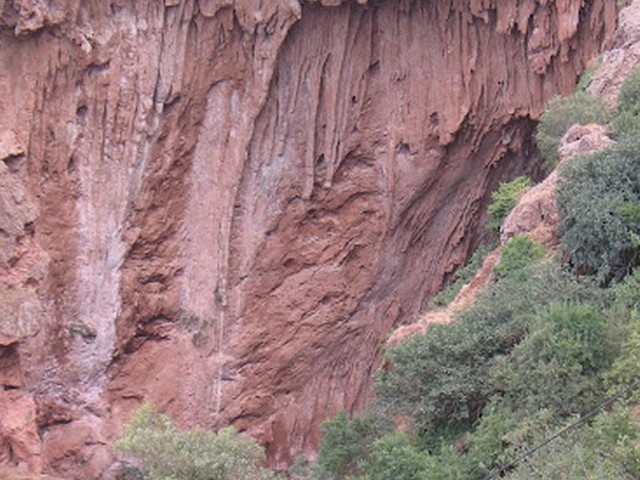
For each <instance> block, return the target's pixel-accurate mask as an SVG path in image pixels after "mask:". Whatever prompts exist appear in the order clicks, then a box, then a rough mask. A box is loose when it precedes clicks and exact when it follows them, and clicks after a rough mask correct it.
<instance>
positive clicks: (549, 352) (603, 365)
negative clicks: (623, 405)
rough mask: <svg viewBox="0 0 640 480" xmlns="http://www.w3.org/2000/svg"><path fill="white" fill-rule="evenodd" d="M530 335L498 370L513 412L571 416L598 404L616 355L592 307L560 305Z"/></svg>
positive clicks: (538, 320) (501, 387) (537, 321)
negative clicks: (546, 412) (544, 410)
mask: <svg viewBox="0 0 640 480" xmlns="http://www.w3.org/2000/svg"><path fill="white" fill-rule="evenodd" d="M528 330H529V331H530V333H529V334H528V335H527V336H526V337H525V339H524V341H523V342H522V343H520V344H519V345H518V346H517V347H516V348H515V349H514V350H513V352H512V353H511V354H510V355H509V356H505V357H503V358H502V359H501V361H500V362H498V363H497V364H496V367H495V368H494V371H493V377H494V382H495V384H497V385H498V386H499V390H500V391H504V392H506V393H505V401H507V402H508V404H509V405H510V407H511V410H512V411H520V412H522V413H523V414H534V413H535V412H536V411H539V410H543V409H548V410H550V411H551V412H553V413H554V415H555V416H556V417H558V416H560V417H566V416H569V415H574V414H581V413H586V412H587V411H588V410H590V409H591V408H593V407H594V406H595V405H597V403H598V402H599V401H600V400H601V397H602V396H603V395H604V388H603V384H602V380H601V379H602V374H603V373H604V372H605V371H606V370H607V369H608V368H609V366H610V365H611V362H612V360H613V355H614V353H613V352H614V347H613V345H612V342H611V340H610V337H609V332H608V327H607V320H606V318H605V317H604V316H603V315H602V314H601V313H599V312H598V311H597V310H596V309H594V308H593V307H592V306H589V305H581V304H557V305H553V306H551V307H550V308H549V309H547V310H545V311H543V312H540V313H539V314H538V315H537V316H536V318H535V319H534V321H533V322H532V324H531V326H530V327H529V329H528Z"/></svg>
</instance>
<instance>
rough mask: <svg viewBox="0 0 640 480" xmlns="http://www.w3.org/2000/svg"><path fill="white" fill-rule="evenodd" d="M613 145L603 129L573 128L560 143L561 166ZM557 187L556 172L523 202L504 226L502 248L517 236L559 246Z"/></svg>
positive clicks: (595, 126) (585, 126)
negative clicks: (578, 157) (524, 236)
mask: <svg viewBox="0 0 640 480" xmlns="http://www.w3.org/2000/svg"><path fill="white" fill-rule="evenodd" d="M612 144H613V141H612V140H611V138H609V136H608V135H607V130H606V128H605V127H603V126H602V125H597V124H591V125H574V126H572V127H571V128H570V129H569V130H568V131H567V133H566V134H565V135H564V136H563V137H562V139H561V141H560V147H559V149H558V153H559V156H560V162H561V163H564V162H567V161H570V160H571V159H572V158H575V157H576V156H579V155H588V154H590V153H595V152H598V151H600V150H603V149H605V148H607V147H609V146H611V145H612ZM557 183H558V169H555V170H554V171H553V172H551V174H550V175H549V176H548V177H547V178H546V179H545V180H544V181H542V182H541V183H539V184H538V185H535V186H534V187H533V188H531V189H530V190H529V191H527V192H526V193H525V194H524V195H523V196H522V198H520V200H519V201H518V205H516V207H515V208H514V209H513V210H512V211H511V213H510V214H509V215H508V216H507V218H505V220H504V222H503V223H502V227H501V229H500V232H501V233H500V240H501V242H502V243H503V244H505V243H507V242H508V241H509V240H510V239H512V238H513V237H515V236H516V235H526V236H528V237H530V238H532V239H533V240H535V241H537V242H540V243H542V244H543V245H545V246H546V247H547V248H554V247H555V246H557V243H558V241H559V235H558V234H559V232H558V227H559V223H560V218H559V216H558V209H557V208H556V202H555V193H556V187H557Z"/></svg>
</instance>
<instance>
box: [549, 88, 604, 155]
mask: <svg viewBox="0 0 640 480" xmlns="http://www.w3.org/2000/svg"><path fill="white" fill-rule="evenodd" d="M610 118H611V112H610V110H609V108H608V107H607V105H606V103H604V102H603V101H602V100H601V99H599V98H597V97H594V96H592V95H591V94H589V93H588V92H585V91H580V90H579V91H577V92H576V93H575V94H573V95H572V96H570V97H566V98H562V97H556V98H554V99H553V100H551V102H549V105H547V109H546V111H545V112H544V113H543V114H542V117H540V123H539V124H538V131H537V134H536V143H537V144H538V149H539V150H540V153H541V154H542V156H543V158H544V159H545V162H546V165H547V166H548V167H553V166H554V165H555V164H556V163H557V162H558V159H559V158H558V147H559V146H560V139H561V138H562V137H563V136H564V134H565V133H566V132H567V130H568V129H569V127H571V126H572V125H575V124H576V123H579V124H581V125H587V124H589V123H600V124H605V123H607V122H608V121H609V120H610Z"/></svg>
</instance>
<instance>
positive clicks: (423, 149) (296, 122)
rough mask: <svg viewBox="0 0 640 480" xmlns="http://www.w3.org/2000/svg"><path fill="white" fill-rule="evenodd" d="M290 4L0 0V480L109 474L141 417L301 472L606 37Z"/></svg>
mask: <svg viewBox="0 0 640 480" xmlns="http://www.w3.org/2000/svg"><path fill="white" fill-rule="evenodd" d="M300 3H301V2H299V1H298V0H270V1H266V2H264V1H258V0H198V1H194V0H165V1H164V2H161V1H160V0H137V1H128V0H108V1H107V0H92V1H81V0H58V1H53V0H40V1H38V0H0V46H1V47H0V111H1V112H2V115H1V116H0V159H1V160H2V161H0V186H1V188H0V287H1V290H0V315H1V317H0V380H2V382H3V385H4V389H5V391H4V392H0V408H1V409H2V411H5V412H7V411H8V412H11V411H17V410H15V408H17V406H18V405H19V406H20V408H21V409H22V410H20V411H21V412H24V415H23V416H22V417H20V418H21V421H22V423H21V424H20V425H21V426H19V427H20V428H17V429H16V428H15V425H13V424H12V423H11V422H8V421H5V422H4V423H3V422H2V421H0V435H2V436H3V438H4V439H5V441H4V442H3V443H2V444H3V445H4V447H3V448H4V450H3V451H2V452H0V460H1V461H4V462H9V463H11V462H13V463H18V462H20V461H26V462H28V463H29V464H30V466H31V467H32V469H35V470H39V469H42V468H45V469H49V470H52V471H56V472H58V473H60V474H63V475H67V476H69V477H74V478H98V477H100V476H108V475H109V473H108V469H109V467H110V465H111V458H112V457H111V454H110V451H109V443H110V441H111V439H112V438H113V436H114V435H117V433H118V431H119V428H120V426H121V424H122V421H123V420H124V419H126V418H127V416H128V415H129V414H130V412H131V411H132V410H133V409H134V408H135V407H136V406H137V405H139V404H140V403H141V402H143V401H149V402H153V403H155V404H156V405H158V406H159V407H160V409H161V410H163V411H166V412H167V413H168V414H170V415H171V416H172V417H173V418H175V419H176V420H178V421H179V422H180V423H181V424H183V425H185V426H195V425H199V426H203V427H206V428H215V427H217V426H220V425H224V424H228V423H233V424H234V425H236V426H237V427H238V428H241V429H247V430H248V431H249V432H250V433H252V434H253V435H255V436H256V437H257V438H258V439H260V440H261V441H262V442H263V443H265V444H266V445H267V448H268V451H269V454H270V457H271V459H272V461H273V463H274V464H275V465H279V466H282V465H283V464H285V463H286V462H287V461H289V460H290V459H291V458H292V456H293V455H296V454H299V453H310V452H312V451H313V448H314V446H315V445H316V442H317V440H318V425H319V422H320V421H321V420H323V419H324V418H326V417H328V416H330V415H332V414H333V413H335V411H336V410H337V409H346V410H349V411H353V410H354V409H357V408H359V407H361V406H362V405H363V403H364V402H365V401H366V399H367V397H368V393H369V387H370V383H371V375H372V373H373V369H374V364H375V359H376V356H377V355H378V349H379V345H380V344H381V343H382V342H383V341H384V339H385V337H386V335H387V334H388V332H389V330H390V328H391V327H392V326H393V325H397V324H399V323H401V322H403V321H404V320H406V319H410V318H411V317H412V316H414V315H415V313H416V312H417V311H418V310H419V309H420V307H421V305H422V304H423V302H424V301H425V300H426V299H427V298H428V297H429V295H430V294H432V293H433V292H434V291H435V290H436V289H437V288H438V287H439V286H440V285H441V283H442V280H443V278H444V277H445V276H446V275H447V273H448V272H451V271H452V270H453V268H455V266H456V265H458V264H459V263H460V262H461V261H462V260H463V258H464V257H465V255H466V254H467V251H468V249H469V246H470V244H471V242H472V241H473V239H474V232H475V229H476V226H477V224H478V220H479V214H480V213H481V211H482V206H483V205H484V204H485V203H486V198H487V192H488V191H489V190H490V189H491V188H493V187H494V186H495V185H496V184H497V182H498V181H499V180H500V179H502V178H504V177H506V176H508V175H511V174H514V173H515V172H521V171H524V170H526V169H531V168H533V166H534V165H532V163H531V158H532V157H531V155H532V154H533V153H534V152H533V149H532V146H531V133H532V129H533V128H534V124H535V119H536V118H537V117H538V116H539V114H540V112H541V110H542V108H543V105H544V103H545V101H547V100H548V99H549V98H550V97H551V96H553V95H554V94H557V93H559V92H562V93H566V92H569V91H570V90H571V89H572V88H573V85H574V84H575V81H576V77H577V75H578V74H579V73H580V72H581V71H582V70H583V68H584V65H585V63H586V62H587V61H588V60H589V59H590V58H592V57H593V56H594V55H595V54H596V52H598V51H599V50H600V49H601V47H602V45H603V44H604V43H606V42H607V41H608V39H609V38H610V37H611V34H612V31H613V28H614V24H615V2H613V1H610V0H592V1H589V2H585V1H583V0H556V1H546V0H545V1H542V0H505V1H502V0H442V1H440V0H438V1H435V0H431V1H428V0H421V1H420V0H416V1H408V0H407V1H404V0H402V1H396V0H393V1H392V0H380V1H369V2H367V1H366V0H358V2H349V1H340V0H322V1H317V0H316V1H310V0H307V1H306V2H302V4H300ZM6 417H11V415H5V418H6ZM5 423H6V424H8V425H5ZM14 423H15V422H14ZM23 424H24V425H23ZM15 431H19V434H15V433H12V432H15ZM38 434H39V435H38ZM40 439H41V441H40Z"/></svg>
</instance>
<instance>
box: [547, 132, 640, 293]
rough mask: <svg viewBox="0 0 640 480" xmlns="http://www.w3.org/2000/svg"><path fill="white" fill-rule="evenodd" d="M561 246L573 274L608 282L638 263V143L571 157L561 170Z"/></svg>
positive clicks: (629, 142)
mask: <svg viewBox="0 0 640 480" xmlns="http://www.w3.org/2000/svg"><path fill="white" fill-rule="evenodd" d="M557 204H558V211H559V213H560V218H561V222H562V228H563V235H562V242H563V246H564V248H565V249H566V251H567V253H568V254H569V256H570V259H571V263H572V266H573V268H574V270H575V271H577V272H580V273H586V274H597V275H599V276H600V279H601V280H602V281H603V282H605V283H607V282H609V281H610V280H612V279H617V280H620V279H622V278H623V277H624V276H625V275H626V274H627V273H628V272H629V271H630V270H631V269H632V268H633V267H634V266H635V265H637V264H638V261H639V253H640V241H639V235H640V224H639V223H638V222H636V221H635V212H636V208H637V207H638V206H639V205H640V140H638V139H637V138H627V139H626V140H625V141H622V142H620V143H619V144H618V145H617V146H615V147H613V148H610V149H607V150H604V151H602V152H599V153H596V154H594V155H590V156H587V157H581V158H577V159H575V160H574V161H573V162H571V163H569V164H568V165H566V166H565V167H564V168H563V169H562V170H561V172H560V179H559V184H558V193H557Z"/></svg>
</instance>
